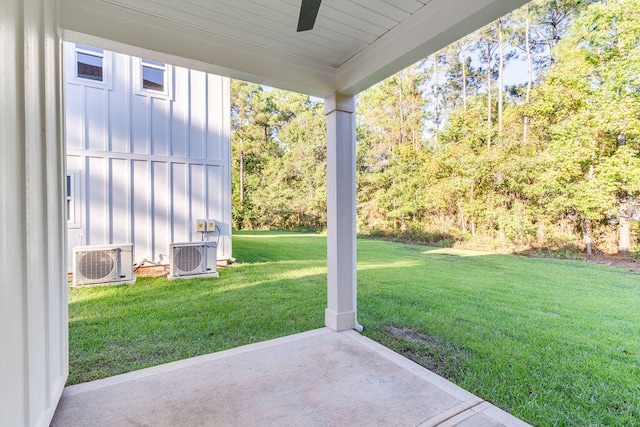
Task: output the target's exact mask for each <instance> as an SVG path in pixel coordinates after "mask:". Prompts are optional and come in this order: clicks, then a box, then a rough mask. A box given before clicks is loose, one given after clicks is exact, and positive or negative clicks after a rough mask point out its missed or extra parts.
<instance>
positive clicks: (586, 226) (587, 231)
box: [582, 218, 593, 256]
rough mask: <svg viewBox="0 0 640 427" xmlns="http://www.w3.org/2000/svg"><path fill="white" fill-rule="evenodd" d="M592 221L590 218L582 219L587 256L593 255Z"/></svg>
mask: <svg viewBox="0 0 640 427" xmlns="http://www.w3.org/2000/svg"><path fill="white" fill-rule="evenodd" d="M591 228H592V227H591V220H590V219H589V218H583V219H582V235H583V236H584V246H585V248H586V249H587V255H589V256H591V255H593V249H592V248H591Z"/></svg>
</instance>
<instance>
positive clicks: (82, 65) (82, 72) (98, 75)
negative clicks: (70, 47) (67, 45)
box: [76, 44, 104, 82]
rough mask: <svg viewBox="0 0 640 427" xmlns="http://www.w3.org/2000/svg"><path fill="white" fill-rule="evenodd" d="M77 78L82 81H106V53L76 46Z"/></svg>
mask: <svg viewBox="0 0 640 427" xmlns="http://www.w3.org/2000/svg"><path fill="white" fill-rule="evenodd" d="M76 76H77V77H78V78H80V79H87V80H94V81H98V82H103V81H104V51H103V50H102V49H97V48H95V47H90V46H84V45H81V44H77V45H76Z"/></svg>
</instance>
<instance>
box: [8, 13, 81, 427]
mask: <svg viewBox="0 0 640 427" xmlns="http://www.w3.org/2000/svg"><path fill="white" fill-rule="evenodd" d="M0 9H1V12H0V16H2V25H0V52H2V53H1V55H2V59H0V76H2V78H0V94H1V96H0V271H1V272H2V278H0V325H2V326H1V327H0V343H2V344H1V346H2V350H0V425H1V426H48V425H49V424H50V422H51V419H52V418H53V414H54V411H55V409H56V406H57V404H58V400H59V398H60V395H61V394H62V390H63V388H64V385H65V382H66V379H67V374H68V366H69V365H68V354H67V349H68V345H67V342H68V338H67V333H68V327H67V318H68V314H67V275H66V271H67V270H66V265H65V246H66V245H65V238H64V236H65V233H64V229H65V223H66V218H65V210H64V209H65V204H64V194H65V193H64V181H65V180H64V176H63V175H64V146H63V144H62V138H61V126H60V115H59V113H60V111H61V109H60V104H61V94H60V92H59V88H60V63H59V54H60V41H59V38H58V33H57V30H58V29H57V22H56V19H57V1H49V0H2V7H1V8H0Z"/></svg>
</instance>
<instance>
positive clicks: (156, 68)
mask: <svg viewBox="0 0 640 427" xmlns="http://www.w3.org/2000/svg"><path fill="white" fill-rule="evenodd" d="M165 85H166V65H165V64H164V63H162V62H157V61H152V60H149V59H143V60H142V88H143V89H147V90H153V91H157V92H162V93H164V92H165Z"/></svg>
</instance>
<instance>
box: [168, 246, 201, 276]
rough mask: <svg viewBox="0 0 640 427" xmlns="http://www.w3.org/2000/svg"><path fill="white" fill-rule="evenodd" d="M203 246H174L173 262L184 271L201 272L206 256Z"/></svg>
mask: <svg viewBox="0 0 640 427" xmlns="http://www.w3.org/2000/svg"><path fill="white" fill-rule="evenodd" d="M202 249H203V248H202V247H201V246H181V247H175V248H173V264H174V266H175V267H176V269H178V270H180V271H181V272H183V273H192V272H201V271H202V270H203V264H204V256H203V253H202Z"/></svg>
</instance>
